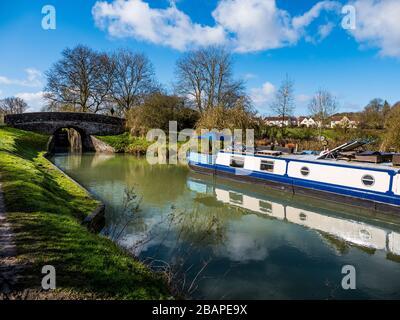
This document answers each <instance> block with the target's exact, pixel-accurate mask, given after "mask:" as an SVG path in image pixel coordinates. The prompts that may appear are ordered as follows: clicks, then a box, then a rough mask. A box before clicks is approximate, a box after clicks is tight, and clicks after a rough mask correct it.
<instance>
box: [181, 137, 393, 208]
mask: <svg viewBox="0 0 400 320" xmlns="http://www.w3.org/2000/svg"><path fill="white" fill-rule="evenodd" d="M363 144H365V143H363V142H359V141H353V142H349V143H346V144H344V145H342V146H340V147H337V148H335V149H333V150H330V151H325V152H322V153H321V154H319V155H314V154H282V153H281V152H277V151H272V150H264V151H258V152H246V151H234V150H220V151H219V152H218V153H217V154H214V155H211V154H201V153H196V152H190V153H189V157H188V162H189V166H190V168H191V169H192V170H194V171H197V172H200V173H206V174H212V175H217V176H221V177H226V178H231V179H235V180H239V181H244V182H250V183H255V184H261V185H267V186H269V187H272V188H275V189H279V190H282V191H288V192H291V193H293V194H302V195H308V196H314V197H324V198H327V199H329V200H332V201H338V202H341V203H346V204H349V205H356V206H361V207H366V208H368V209H372V210H376V211H380V212H387V213H396V214H399V213H400V170H399V168H396V167H395V166H393V164H392V163H391V162H384V163H367V162H358V161H356V160H355V159H356V158H357V157H353V158H352V159H350V158H348V159H347V160H342V159H341V158H343V157H341V155H342V154H348V153H349V152H350V151H351V150H354V149H356V148H357V147H360V146H361V145H363Z"/></svg>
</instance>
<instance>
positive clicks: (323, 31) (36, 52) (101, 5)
mask: <svg viewBox="0 0 400 320" xmlns="http://www.w3.org/2000/svg"><path fill="white" fill-rule="evenodd" d="M348 4H350V5H352V6H353V8H355V13H356V15H355V17H356V20H355V29H354V30H352V29H348V30H345V29H343V28H342V26H341V22H342V19H343V17H344V16H345V15H344V14H342V13H341V9H342V7H343V6H344V5H348ZM44 5H53V6H54V7H55V9H56V23H57V27H56V29H55V30H44V29H43V28H42V26H41V22H42V18H43V14H42V13H41V11H42V7H43V6H44ZM399 17H400V1H398V0H352V1H318V0H309V1H300V0H285V1H283V0H190V1H189V0H179V1H167V0H153V1H150V0H118V1H117V0H115V1H113V0H107V1H105V0H104V1H95V0H85V1H79V2H78V1H67V0H64V1H60V0H45V1H41V0H13V1H9V0H2V1H1V2H0V43H1V50H0V97H6V96H11V95H17V96H20V97H23V98H25V99H26V100H27V101H28V103H29V104H30V105H31V106H32V109H31V110H38V109H39V108H40V105H41V104H42V103H43V102H42V99H41V95H42V92H43V86H44V84H45V81H46V80H45V77H44V76H43V73H44V72H45V71H46V70H48V69H49V67H50V66H51V64H52V63H54V62H55V61H57V59H59V58H60V53H61V51H62V50H63V49H64V48H65V47H72V46H75V45H77V44H85V45H88V46H90V47H93V48H94V49H97V50H105V51H112V50H113V49H116V48H119V47H128V48H131V49H132V50H136V51H140V52H144V53H145V54H147V55H148V56H149V58H150V59H151V61H152V62H153V64H154V67H155V71H156V75H157V78H158V79H159V81H160V82H161V83H163V84H164V85H165V86H166V87H167V88H170V87H171V83H172V82H173V81H174V75H173V73H174V66H175V61H176V59H177V58H179V56H180V55H181V54H182V53H183V52H185V51H187V50H190V49H193V48H196V47H200V46H208V45H214V44H224V45H226V46H227V47H228V48H229V49H230V50H232V52H233V55H234V61H235V76H236V77H237V78H242V79H244V80H245V81H246V87H247V90H248V93H249V95H250V96H252V97H253V99H254V103H255V106H256V108H257V109H258V110H259V111H260V113H262V114H271V112H270V110H269V104H270V102H271V99H273V95H274V90H276V88H277V87H278V86H279V84H280V83H281V81H282V79H283V78H284V77H285V74H286V73H287V74H289V76H290V77H291V78H292V79H293V80H294V81H295V94H296V106H297V108H296V114H307V103H308V100H309V98H310V97H311V96H312V95H313V93H314V92H315V91H316V90H317V89H318V88H326V89H328V90H330V91H331V92H332V93H333V94H334V95H335V96H336V97H337V98H338V100H339V103H340V106H341V109H340V110H341V111H358V110H360V109H362V108H363V107H364V106H365V105H366V104H367V103H368V101H369V100H371V99H372V98H375V97H380V98H383V99H387V100H388V101H389V102H390V103H395V102H397V101H399V100H400V90H399V89H400V82H399V80H398V78H399V73H400V18H399Z"/></svg>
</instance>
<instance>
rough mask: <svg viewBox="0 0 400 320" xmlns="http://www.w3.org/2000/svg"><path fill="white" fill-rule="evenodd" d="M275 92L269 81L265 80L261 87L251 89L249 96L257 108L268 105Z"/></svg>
mask: <svg viewBox="0 0 400 320" xmlns="http://www.w3.org/2000/svg"><path fill="white" fill-rule="evenodd" d="M275 92H276V88H275V86H274V85H273V84H272V83H271V82H268V81H267V82H265V83H264V84H263V85H262V86H261V88H253V89H251V90H250V97H251V99H252V101H253V103H254V105H255V106H256V107H257V108H259V109H263V108H266V107H268V105H269V104H270V103H271V102H272V99H273V98H274V95H275Z"/></svg>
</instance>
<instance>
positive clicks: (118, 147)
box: [96, 132, 184, 155]
mask: <svg viewBox="0 0 400 320" xmlns="http://www.w3.org/2000/svg"><path fill="white" fill-rule="evenodd" d="M96 138H98V139H99V140H101V141H103V142H105V143H107V144H109V145H110V146H111V147H113V148H114V149H115V152H118V153H133V154H137V155H145V154H146V151H147V149H148V147H149V146H151V145H152V144H153V143H155V142H154V141H147V140H146V138H143V137H134V136H132V135H131V134H129V132H125V133H123V134H121V135H118V136H97V137H96ZM182 144H184V142H181V141H178V142H177V145H178V147H180V146H181V145H182ZM167 147H168V143H167Z"/></svg>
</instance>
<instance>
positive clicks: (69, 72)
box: [45, 45, 113, 113]
mask: <svg viewBox="0 0 400 320" xmlns="http://www.w3.org/2000/svg"><path fill="white" fill-rule="evenodd" d="M112 67H113V66H112V63H111V61H110V59H109V58H108V56H107V55H106V54H104V53H101V54H100V53H97V52H95V51H93V50H92V49H90V48H88V47H86V46H82V45H78V46H77V47H75V48H73V49H69V48H67V49H65V50H64V51H63V52H62V58H61V60H59V61H58V62H56V63H55V64H54V65H53V66H52V68H51V69H50V70H49V71H48V72H47V73H46V76H47V86H46V88H45V92H46V94H45V98H46V99H47V101H48V103H49V105H52V106H53V107H54V106H58V107H60V108H64V109H68V110H70V111H80V112H94V113H97V112H99V111H100V110H101V108H102V104H103V103H104V102H105V101H106V100H107V99H109V94H110V89H111V84H112V74H113V72H112Z"/></svg>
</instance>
